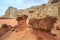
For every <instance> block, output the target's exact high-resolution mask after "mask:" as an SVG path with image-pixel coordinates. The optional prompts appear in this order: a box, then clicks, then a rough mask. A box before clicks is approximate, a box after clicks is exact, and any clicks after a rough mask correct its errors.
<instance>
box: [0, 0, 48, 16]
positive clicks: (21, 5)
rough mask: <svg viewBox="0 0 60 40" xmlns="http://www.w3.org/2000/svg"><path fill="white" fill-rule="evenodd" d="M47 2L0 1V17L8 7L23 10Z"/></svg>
mask: <svg viewBox="0 0 60 40" xmlns="http://www.w3.org/2000/svg"><path fill="white" fill-rule="evenodd" d="M47 2H48V0H0V16H2V15H4V13H5V11H6V10H7V8H8V7H9V6H13V7H16V8H18V9H25V8H29V7H31V6H36V5H40V4H43V3H47Z"/></svg>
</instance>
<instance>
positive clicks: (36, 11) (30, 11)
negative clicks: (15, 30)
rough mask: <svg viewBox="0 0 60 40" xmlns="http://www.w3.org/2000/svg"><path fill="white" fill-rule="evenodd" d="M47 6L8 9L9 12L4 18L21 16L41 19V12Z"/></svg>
mask: <svg viewBox="0 0 60 40" xmlns="http://www.w3.org/2000/svg"><path fill="white" fill-rule="evenodd" d="M45 6H46V4H42V5H39V6H32V7H31V8H27V9H24V10H22V9H19V10H18V9H17V8H15V7H12V6H10V7H8V9H7V11H6V12H5V15H4V16H3V17H4V18H17V17H18V16H20V15H23V14H25V15H28V16H29V17H39V15H40V14H41V11H42V10H43V9H44V7H45Z"/></svg>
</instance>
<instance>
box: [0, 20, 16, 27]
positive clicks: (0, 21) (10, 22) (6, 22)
mask: <svg viewBox="0 0 60 40" xmlns="http://www.w3.org/2000/svg"><path fill="white" fill-rule="evenodd" d="M2 24H8V25H11V26H14V25H17V21H16V19H0V27H1V25H2Z"/></svg>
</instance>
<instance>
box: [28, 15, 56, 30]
mask: <svg viewBox="0 0 60 40" xmlns="http://www.w3.org/2000/svg"><path fill="white" fill-rule="evenodd" d="M56 20H57V18H56V17H52V16H46V17H43V18H40V19H37V18H31V19H30V20H29V22H28V24H29V25H30V27H31V28H37V29H42V30H51V29H52V28H53V27H54V23H55V22H56Z"/></svg>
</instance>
